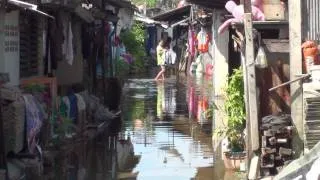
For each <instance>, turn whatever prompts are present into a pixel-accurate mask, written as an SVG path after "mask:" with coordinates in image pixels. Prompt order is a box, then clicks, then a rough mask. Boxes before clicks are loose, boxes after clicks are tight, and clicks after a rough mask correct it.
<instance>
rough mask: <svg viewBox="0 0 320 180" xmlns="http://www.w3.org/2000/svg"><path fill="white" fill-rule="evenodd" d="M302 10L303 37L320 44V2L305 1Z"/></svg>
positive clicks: (314, 0)
mask: <svg viewBox="0 0 320 180" xmlns="http://www.w3.org/2000/svg"><path fill="white" fill-rule="evenodd" d="M301 10H302V12H303V13H302V30H303V37H304V38H306V39H308V40H315V41H317V42H318V43H320V16H319V14H320V1H319V0H304V1H303V2H302V9H301Z"/></svg>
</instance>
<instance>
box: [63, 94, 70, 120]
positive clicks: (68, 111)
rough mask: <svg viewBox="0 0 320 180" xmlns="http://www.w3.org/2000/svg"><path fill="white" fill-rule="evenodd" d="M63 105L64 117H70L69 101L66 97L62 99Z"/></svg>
mask: <svg viewBox="0 0 320 180" xmlns="http://www.w3.org/2000/svg"><path fill="white" fill-rule="evenodd" d="M62 100H63V102H64V104H65V105H66V115H67V117H70V100H69V98H68V97H67V96H64V97H62Z"/></svg>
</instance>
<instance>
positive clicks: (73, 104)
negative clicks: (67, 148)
mask: <svg viewBox="0 0 320 180" xmlns="http://www.w3.org/2000/svg"><path fill="white" fill-rule="evenodd" d="M68 98H69V101H70V113H69V114H70V119H71V120H72V122H73V123H74V124H76V123H77V117H78V99H77V96H76V95H75V94H71V95H69V96H68Z"/></svg>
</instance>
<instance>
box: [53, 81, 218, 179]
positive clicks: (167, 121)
mask: <svg viewBox="0 0 320 180" xmlns="http://www.w3.org/2000/svg"><path fill="white" fill-rule="evenodd" d="M197 78H198V79H197ZM205 78H206V77H202V78H199V77H190V78H186V77H179V78H177V77H172V78H168V79H167V80H166V81H165V82H155V81H153V80H151V79H142V78H139V79H129V80H127V81H126V83H125V85H124V90H123V92H124V95H123V99H122V112H123V114H122V121H120V120H119V121H115V122H114V123H113V124H112V126H111V127H110V128H109V129H108V130H107V132H105V133H104V134H102V135H101V136H100V137H99V138H97V139H95V140H90V141H89V140H88V141H84V142H79V143H75V142H73V143H72V146H70V147H65V149H66V150H68V151H63V153H61V154H59V155H57V156H55V157H56V159H55V167H56V168H55V170H54V171H53V174H55V176H52V177H54V178H47V179H59V180H62V179H68V180H86V179H88V180H89V179H90V180H100V179H101V180H102V179H103V180H109V179H110V180H113V179H141V180H149V179H151V180H156V179H161V180H162V179H169V180H170V179H174V180H180V179H181V180H184V179H200V180H206V179H223V178H224V172H223V168H222V167H223V165H222V164H221V162H219V161H217V159H218V158H216V157H217V156H219V153H214V152H213V148H212V138H211V133H212V127H211V124H212V123H211V122H212V121H211V119H208V118H207V117H206V115H205V113H204V112H205V111H206V110H207V109H208V107H209V105H210V103H212V102H211V101H212V100H211V99H212V97H211V93H212V91H211V88H212V87H211V86H212V85H211V84H210V82H211V80H210V79H205ZM186 82H187V83H186ZM189 112H190V113H189ZM119 122H123V124H122V125H121V124H120V123H119ZM58 167H66V168H58ZM48 174H49V173H48Z"/></svg>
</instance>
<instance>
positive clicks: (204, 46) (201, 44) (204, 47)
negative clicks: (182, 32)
mask: <svg viewBox="0 0 320 180" xmlns="http://www.w3.org/2000/svg"><path fill="white" fill-rule="evenodd" d="M197 41H198V50H199V51H200V52H202V53H205V52H208V50H209V35H208V34H207V33H206V32H205V31H200V32H199V33H198V35H197Z"/></svg>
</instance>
